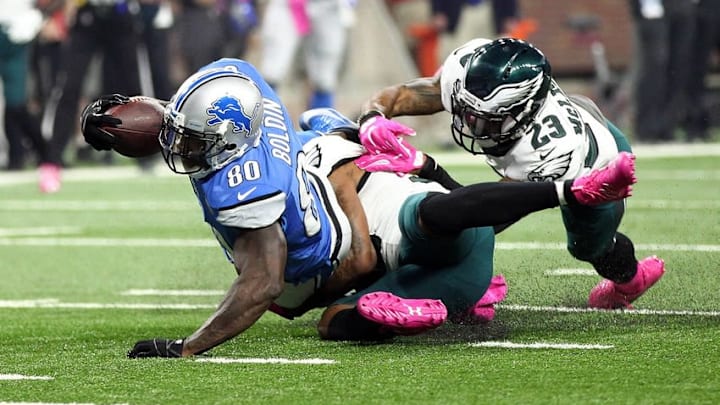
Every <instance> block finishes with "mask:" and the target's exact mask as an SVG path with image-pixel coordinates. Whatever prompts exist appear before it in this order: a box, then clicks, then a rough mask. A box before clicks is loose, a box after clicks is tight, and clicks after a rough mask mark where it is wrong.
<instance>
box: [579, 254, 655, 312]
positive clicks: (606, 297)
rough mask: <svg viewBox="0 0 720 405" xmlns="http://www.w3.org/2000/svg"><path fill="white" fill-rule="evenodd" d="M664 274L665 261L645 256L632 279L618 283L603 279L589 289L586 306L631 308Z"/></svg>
mask: <svg viewBox="0 0 720 405" xmlns="http://www.w3.org/2000/svg"><path fill="white" fill-rule="evenodd" d="M663 274H665V262H664V261H663V260H662V259H659V258H658V257H657V256H650V257H646V258H645V259H643V260H640V261H639V262H638V266H637V273H636V274H635V277H633V279H632V280H630V281H629V282H627V283H624V284H618V283H615V282H613V281H610V280H603V281H601V282H600V283H599V284H598V285H596V286H595V287H594V288H593V289H592V291H590V298H589V299H588V306H590V307H591V308H598V309H617V308H626V309H633V307H632V305H630V304H631V303H632V302H633V301H635V300H636V299H638V297H640V296H641V295H643V293H645V291H647V290H648V289H649V288H650V287H652V286H653V284H655V283H656V282H657V281H658V280H660V277H662V276H663Z"/></svg>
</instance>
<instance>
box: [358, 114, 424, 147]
mask: <svg viewBox="0 0 720 405" xmlns="http://www.w3.org/2000/svg"><path fill="white" fill-rule="evenodd" d="M401 136H415V130H414V129H412V128H409V127H406V126H405V125H403V124H401V123H399V122H395V121H391V120H389V119H387V118H385V117H383V116H382V115H376V116H374V117H371V118H369V119H367V120H366V121H365V122H363V123H362V125H360V143H362V145H363V146H364V147H365V149H367V151H368V152H370V153H383V152H388V153H391V154H395V155H403V156H406V157H409V155H410V154H411V151H409V150H408V149H407V148H406V146H407V144H405V145H403V144H402V142H401V141H400V138H399V137H401Z"/></svg>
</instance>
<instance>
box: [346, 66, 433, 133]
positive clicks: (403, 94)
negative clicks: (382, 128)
mask: <svg viewBox="0 0 720 405" xmlns="http://www.w3.org/2000/svg"><path fill="white" fill-rule="evenodd" d="M440 94H441V93H440V75H439V74H437V75H435V76H433V77H421V78H418V79H413V80H410V81H408V82H405V83H402V84H396V85H393V86H389V87H386V88H384V89H382V90H380V91H379V92H377V93H375V94H374V95H373V96H372V97H371V98H370V99H369V100H367V101H365V103H364V104H363V105H362V113H361V115H360V121H361V122H360V123H361V124H362V121H363V118H365V117H367V118H369V117H371V116H373V115H377V114H378V113H380V114H382V115H383V116H384V117H385V118H392V117H397V116H400V115H428V114H434V113H437V112H440V111H442V110H443V105H442V99H441V96H440Z"/></svg>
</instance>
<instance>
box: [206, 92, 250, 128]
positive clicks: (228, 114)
mask: <svg viewBox="0 0 720 405" xmlns="http://www.w3.org/2000/svg"><path fill="white" fill-rule="evenodd" d="M259 106H260V104H256V105H255V108H254V109H253V111H252V113H251V114H249V115H248V114H247V113H245V110H244V109H243V106H242V104H240V100H238V99H237V98H235V97H233V96H223V97H220V98H219V99H217V100H215V101H214V102H213V103H212V107H211V108H208V109H207V113H208V115H209V116H210V119H208V120H207V125H209V126H213V125H219V124H221V123H223V122H224V121H229V122H231V123H232V124H233V132H235V133H238V132H243V133H245V135H246V136H248V135H250V123H251V121H252V117H253V116H254V115H255V113H256V112H257V109H258V107H259Z"/></svg>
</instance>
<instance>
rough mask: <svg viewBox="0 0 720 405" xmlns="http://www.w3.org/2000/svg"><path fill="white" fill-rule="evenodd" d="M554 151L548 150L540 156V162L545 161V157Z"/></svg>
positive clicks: (553, 149)
mask: <svg viewBox="0 0 720 405" xmlns="http://www.w3.org/2000/svg"><path fill="white" fill-rule="evenodd" d="M554 151H555V148H552V149H550V150H549V151H548V152H547V153H546V154H544V155H543V154H542V153H541V154H540V160H545V158H546V157H548V156H550V154H551V153H553V152H554Z"/></svg>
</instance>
